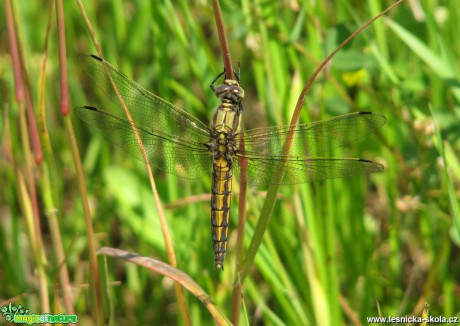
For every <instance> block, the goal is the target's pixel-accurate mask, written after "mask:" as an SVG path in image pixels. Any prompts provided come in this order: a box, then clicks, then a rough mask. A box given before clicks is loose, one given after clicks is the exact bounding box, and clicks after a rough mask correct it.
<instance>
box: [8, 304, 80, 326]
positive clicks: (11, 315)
mask: <svg viewBox="0 0 460 326" xmlns="http://www.w3.org/2000/svg"><path fill="white" fill-rule="evenodd" d="M0 311H1V312H2V317H3V318H5V320H6V321H7V322H10V323H16V324H29V325H30V324H58V323H59V324H69V323H73V324H76V323H77V321H78V317H77V315H61V314H57V315H52V314H40V315H38V314H34V313H29V309H26V308H25V307H23V306H22V305H21V304H18V305H17V306H15V305H12V304H11V302H10V304H9V305H8V306H2V307H1V308H0Z"/></svg>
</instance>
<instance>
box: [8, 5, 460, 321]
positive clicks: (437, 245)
mask: <svg viewBox="0 0 460 326" xmlns="http://www.w3.org/2000/svg"><path fill="white" fill-rule="evenodd" d="M14 3H15V6H16V9H17V14H18V16H17V18H18V19H19V22H20V23H19V25H20V29H19V30H20V32H21V35H20V37H21V38H22V39H23V42H24V47H25V50H26V52H25V55H26V62H27V65H28V69H29V78H30V83H31V89H32V90H33V96H34V102H35V103H36V101H37V96H38V86H37V83H38V77H39V65H40V62H41V55H42V51H43V48H44V36H45V30H46V24H47V20H48V10H47V8H48V5H49V2H47V1H14ZM391 3H392V2H391V1H375V0H369V1H332V2H331V1H300V0H297V1H296V0H290V1H287V0H286V1H262V0H259V1H247V0H242V1H222V10H223V17H224V21H225V24H226V28H227V33H228V37H229V44H230V48H231V51H232V56H233V60H234V61H235V62H236V61H238V62H239V64H240V66H241V80H242V86H243V87H244V89H245V92H246V100H245V102H244V105H245V112H244V121H245V128H254V127H263V126H276V125H277V126H279V125H285V124H288V123H289V120H290V117H291V114H292V112H293V110H294V106H295V102H296V100H297V97H298V95H299V94H300V91H301V89H302V87H303V86H304V84H305V83H306V81H307V79H308V77H309V76H310V74H311V73H312V72H313V70H314V69H315V67H316V66H317V64H318V63H319V62H320V61H321V60H322V59H323V58H324V57H326V55H327V54H328V53H330V52H331V51H332V50H333V49H335V48H336V47H337V45H338V44H339V43H340V42H341V41H342V40H344V39H345V38H346V37H347V36H348V35H349V34H351V33H352V32H353V31H354V30H356V29H357V28H358V27H359V26H361V25H362V24H363V23H364V22H365V21H367V20H369V19H370V18H371V17H373V16H374V15H376V14H377V13H378V12H379V11H381V10H383V9H384V8H385V7H386V6H388V5H390V4H391ZM2 4H3V3H2ZM64 6H65V17H66V36H67V60H68V64H69V66H68V72H69V82H70V85H69V87H70V93H71V94H70V96H71V97H70V99H71V107H77V106H81V105H92V106H96V107H98V108H101V109H104V110H108V111H112V112H113V110H117V108H115V107H114V105H113V104H112V103H111V101H110V100H108V99H107V98H105V97H104V95H103V94H102V93H101V92H100V91H99V90H98V89H97V88H96V87H95V85H94V84H92V81H91V80H90V79H89V78H88V76H86V75H85V74H84V72H83V70H82V69H81V67H79V65H78V62H77V54H78V53H96V51H95V49H94V47H93V45H92V42H91V39H90V36H89V33H88V31H87V30H86V28H85V24H84V21H83V18H82V16H81V14H80V12H79V10H78V7H77V5H76V3H75V2H74V1H65V2H64ZM85 6H86V7H85V8H86V10H87V12H88V15H89V19H90V21H91V23H92V25H93V27H94V28H95V32H96V37H97V38H98V40H99V43H100V44H101V46H102V49H103V53H104V56H105V58H106V60H107V61H108V62H110V63H112V64H113V65H114V66H115V67H117V68H118V69H119V70H120V71H122V72H124V73H125V74H126V75H127V76H129V78H132V79H133V80H135V81H136V82H138V83H139V84H140V85H142V86H144V87H145V88H146V89H148V90H151V91H152V92H154V93H155V94H157V95H159V96H161V97H162V98H164V99H166V100H167V101H170V102H172V103H174V104H175V105H177V106H179V107H181V108H183V109H184V110H186V111H187V112H190V113H191V114H193V115H195V116H196V117H199V118H200V119H201V120H202V121H204V122H205V123H208V122H209V118H210V116H211V114H212V111H213V109H214V108H215V107H216V106H217V104H218V101H217V99H216V98H215V96H214V94H213V93H212V92H211V90H210V88H209V84H210V83H211V81H212V80H213V78H214V77H215V76H216V75H217V74H219V73H220V72H221V71H222V69H223V64H222V61H221V53H220V50H219V45H218V40H217V35H216V32H215V24H214V18H213V13H212V8H211V6H210V3H209V1H175V2H170V1H141V0H139V1H94V2H93V1H85ZM0 17H2V19H0V86H1V89H2V91H1V93H0V99H1V103H0V104H1V106H2V114H1V116H0V139H1V144H2V146H4V145H5V144H6V139H7V137H11V141H12V145H13V151H14V152H15V157H16V161H17V162H16V163H17V164H18V167H19V169H23V168H24V164H25V163H24V159H23V154H22V153H23V152H22V142H21V141H20V135H21V132H20V129H19V124H18V122H17V121H18V116H19V112H18V106H17V103H16V101H15V96H14V79H13V74H12V65H11V57H10V54H9V47H8V42H7V32H6V25H5V21H4V19H3V17H4V7H3V6H1V7H0ZM52 23H53V27H52V31H51V35H50V37H51V38H50V43H49V59H48V63H47V71H46V78H47V84H46V100H45V101H46V102H45V103H46V112H47V117H46V122H47V127H48V130H49V134H50V137H51V142H52V146H53V155H54V156H53V164H55V168H52V169H51V178H52V183H53V190H54V196H55V198H56V203H57V205H58V206H57V207H56V209H57V210H58V212H59V218H60V220H59V222H60V227H61V236H62V238H63V242H64V248H69V246H70V245H71V244H72V245H71V247H70V248H71V249H70V250H69V252H67V255H68V257H67V258H68V260H67V263H68V268H69V273H70V278H71V282H72V284H74V285H75V287H74V289H73V293H74V296H75V310H76V313H77V314H78V316H79V318H81V319H80V320H82V321H83V320H87V319H88V318H90V314H89V311H90V307H89V306H88V303H87V298H88V293H87V288H86V287H85V284H87V283H88V273H87V271H88V254H87V239H86V235H85V231H84V220H83V214H82V207H81V203H80V199H79V193H78V190H77V185H76V180H75V171H74V165H73V162H72V156H71V149H70V146H69V144H68V140H67V137H65V130H64V127H63V123H62V117H61V116H60V114H59V86H58V85H59V84H58V81H59V66H58V65H59V63H58V55H57V32H56V28H55V26H54V23H55V18H54V17H53V21H52ZM459 24H460V7H459V6H458V3H457V1H454V0H450V1H448V0H446V1H441V0H439V1H436V0H433V1H412V6H410V5H409V2H406V3H403V4H402V5H401V6H399V7H397V8H396V9H394V10H393V11H392V12H391V13H390V14H388V15H387V16H386V17H385V18H384V19H381V20H379V21H377V22H376V23H374V24H373V25H372V26H371V27H370V28H368V29H367V30H366V31H365V32H364V33H362V34H361V35H359V36H358V37H356V38H355V39H354V40H353V41H352V42H351V43H350V44H349V45H347V46H346V48H345V49H344V50H342V51H341V52H340V53H339V54H338V55H337V56H336V57H335V58H334V59H333V61H332V63H331V64H330V65H328V66H327V68H326V69H325V71H324V73H322V74H320V76H319V78H318V80H317V81H316V82H315V84H314V85H313V87H312V89H311V92H310V94H309V97H308V98H307V101H306V105H305V106H304V109H303V112H302V118H301V122H304V123H305V122H310V121H317V120H321V119H325V118H330V117H333V116H336V115H339V114H345V113H349V112H354V111H357V110H359V111H372V112H379V113H383V114H385V116H386V117H387V119H388V122H387V124H386V125H385V126H384V127H383V128H382V129H381V130H380V132H379V133H378V134H376V135H371V136H370V137H367V138H366V139H364V140H363V141H359V142H357V143H356V144H354V145H353V147H352V148H350V149H344V150H338V151H336V152H334V153H333V154H335V155H336V156H348V157H362V158H366V159H370V160H374V161H378V162H381V163H382V164H384V165H385V171H384V172H382V173H379V174H374V175H370V176H364V177H354V178H349V179H343V180H331V181H327V182H323V183H317V184H308V185H299V186H292V187H289V186H284V187H282V188H281V190H280V194H279V199H278V202H277V204H276V206H275V211H274V214H273V217H272V219H271V224H270V225H269V230H268V232H267V234H266V235H265V238H264V242H263V245H262V247H261V248H260V250H259V253H258V255H257V257H256V261H255V266H254V267H253V269H252V272H251V275H250V276H249V277H248V278H247V279H246V282H245V283H244V291H243V295H244V299H243V300H244V303H245V305H246V317H245V318H247V320H248V321H249V323H250V324H266V325H283V324H285V325H308V324H310V325H314V324H319V325H327V324H331V325H340V324H359V323H361V324H366V319H365V317H366V316H378V315H379V314H381V315H383V316H387V315H393V316H402V315H412V314H414V315H420V314H421V309H422V308H423V305H424V303H425V302H428V303H429V304H430V311H429V314H430V315H434V316H439V315H444V316H446V317H450V316H459V315H460V284H459V280H460V276H459V275H460V255H459V254H460V248H459V243H460V241H459V231H458V228H455V223H454V220H455V219H456V218H457V219H458V216H456V210H455V209H458V208H455V207H456V206H455V205H458V197H459V195H460V190H459V180H460V166H459V160H458V157H459V153H460V141H459V133H460V120H459V115H460V108H459V102H460V92H459V80H458V76H459V75H460V74H459V70H460V69H459V59H458V58H459V57H460V42H459V41H458V40H459V38H458V31H459V30H460V26H459ZM7 107H8V108H9V116H8V119H9V123H10V128H11V134H10V135H7V134H6V131H5V125H6V121H5V117H6V116H5V114H4V112H5V109H6V108H7ZM430 109H431V111H430ZM434 121H435V122H436V123H437V124H438V127H439V130H440V137H442V140H443V142H440V141H439V138H436V135H435V130H434V128H433V122H434ZM73 122H74V126H75V128H76V129H77V137H78V139H77V141H78V144H79V146H80V150H81V155H82V159H83V160H84V168H85V174H86V184H87V189H88V192H89V195H90V199H91V206H92V213H93V224H94V228H95V231H96V232H97V241H98V243H99V245H101V246H102V245H107V246H111V247H117V248H120V249H124V250H128V251H133V252H137V253H140V254H142V255H144V256H149V257H155V258H158V259H160V260H164V261H166V255H165V250H164V245H163V237H162V234H161V230H160V227H159V223H158V219H157V213H156V210H155V206H154V205H155V204H154V201H153V197H152V195H151V191H150V187H149V184H148V180H147V175H146V172H145V166H144V165H143V163H142V162H139V161H137V160H136V159H134V158H133V157H131V156H130V155H128V154H126V153H125V152H123V151H122V150H121V149H119V148H116V147H115V146H113V145H111V144H110V143H109V142H107V141H106V140H105V139H103V138H101V137H100V136H99V135H98V134H97V133H95V132H94V131H92V130H89V129H88V128H87V127H86V126H84V125H83V124H81V123H80V121H79V120H78V119H76V118H75V117H73ZM147 123H151V124H152V125H154V124H155V121H151V122H147ZM3 148H4V147H2V149H3ZM441 150H444V151H445V158H446V160H445V161H443V160H442V159H441ZM2 153H4V152H2ZM46 164H48V168H49V167H50V166H52V165H50V164H51V163H50V162H46ZM446 164H448V168H447V171H446V170H445V168H446ZM446 172H447V174H446ZM155 177H156V182H157V186H158V189H159V192H160V196H161V200H162V203H163V205H164V206H165V207H166V215H167V220H168V223H169V227H170V231H171V233H172V235H173V240H174V247H175V250H176V255H177V260H178V268H180V269H181V270H183V271H184V272H186V273H187V274H189V275H190V276H191V277H192V278H193V279H195V280H196V281H197V282H198V283H199V284H200V285H201V286H202V287H203V288H204V289H205V291H206V292H207V293H209V294H210V295H211V296H212V298H213V300H214V301H215V303H216V304H217V305H218V306H219V307H220V308H221V309H222V310H223V311H224V312H225V313H226V314H227V315H229V314H230V303H231V293H232V282H233V274H234V270H235V268H234V264H235V247H234V243H235V238H236V237H235V236H236V217H237V205H238V203H237V201H238V197H237V196H236V195H234V197H233V206H232V210H231V216H232V218H233V219H232V222H231V226H230V227H231V229H230V242H229V248H228V249H229V250H228V254H227V261H226V265H225V270H224V271H223V272H221V271H216V270H214V269H213V253H212V246H211V235H210V203H209V197H208V196H207V195H209V192H210V176H209V177H207V178H205V179H203V180H199V181H197V182H188V181H185V180H181V179H179V178H176V177H175V176H171V175H165V174H163V173H161V172H157V173H156V174H155ZM234 183H235V194H237V193H238V189H239V187H238V185H237V181H234ZM0 186H1V191H0V261H1V263H0V302H2V304H5V303H8V302H9V301H13V303H21V304H22V305H23V306H25V307H27V308H28V309H29V310H30V311H32V312H35V313H42V312H41V311H39V308H38V307H39V306H40V304H39V302H40V298H39V296H38V292H37V287H38V281H37V276H36V269H35V262H34V260H33V257H32V254H31V252H30V246H29V239H28V235H27V233H26V226H25V225H26V224H25V221H24V219H23V213H22V212H21V210H20V205H19V203H18V194H17V193H18V189H17V187H16V182H15V175H14V173H13V168H12V163H11V161H9V160H7V159H6V155H4V154H2V155H1V157H0ZM264 195H265V189H263V188H258V189H250V191H248V200H247V218H248V225H247V229H246V241H249V239H250V238H251V235H252V232H253V228H254V225H255V223H256V221H257V217H258V216H259V215H258V214H259V211H260V208H261V205H262V203H263V200H264ZM38 196H39V198H41V197H40V192H39V194H38ZM40 207H41V208H43V205H41V206H40ZM41 218H42V230H41V231H42V235H43V238H44V241H45V245H46V254H47V258H48V259H49V266H48V267H49V269H48V271H47V273H48V275H49V283H50V284H53V280H54V278H55V277H56V273H57V269H58V265H59V263H60V262H58V261H56V259H55V254H54V253H53V246H52V243H51V240H50V234H49V228H48V226H47V215H46V212H45V211H43V210H41ZM108 264H109V269H108V270H109V279H110V281H112V282H114V283H113V284H112V286H111V287H110V298H111V307H112V321H111V323H112V324H113V325H141V324H144V325H162V324H181V323H182V321H181V318H180V315H179V313H178V310H177V303H176V300H175V294H174V288H173V286H172V281H171V280H169V279H165V278H164V277H163V276H162V275H156V274H152V273H151V272H149V271H146V270H143V269H141V268H138V267H136V266H134V265H131V264H127V263H125V262H123V261H118V260H113V259H108ZM51 292H52V294H53V297H52V299H53V300H54V298H55V297H54V295H55V293H53V290H52V289H51ZM17 296H20V297H19V298H16V297H17ZM186 297H187V305H188V307H189V309H190V311H191V316H192V320H193V322H194V324H196V325H203V324H212V320H211V317H210V315H209V312H208V311H207V310H206V308H205V307H204V306H203V305H202V303H201V302H200V301H199V300H198V299H197V298H195V297H194V296H192V295H190V294H189V293H186ZM12 298H13V299H12ZM14 298H16V299H14Z"/></svg>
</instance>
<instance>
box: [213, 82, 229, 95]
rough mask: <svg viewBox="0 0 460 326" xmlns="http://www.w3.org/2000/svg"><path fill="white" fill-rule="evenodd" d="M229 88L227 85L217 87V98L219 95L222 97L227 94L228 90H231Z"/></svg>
mask: <svg viewBox="0 0 460 326" xmlns="http://www.w3.org/2000/svg"><path fill="white" fill-rule="evenodd" d="M229 88H230V87H229V86H227V85H225V84H222V85H219V86H217V88H216V90H215V93H216V96H217V97H219V95H222V94H224V93H227V92H228V90H229Z"/></svg>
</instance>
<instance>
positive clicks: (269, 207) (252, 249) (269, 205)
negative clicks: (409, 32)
mask: <svg viewBox="0 0 460 326" xmlns="http://www.w3.org/2000/svg"><path fill="white" fill-rule="evenodd" d="M403 1H404V0H399V1H397V2H396V3H394V4H393V5H391V6H390V7H388V8H387V9H385V10H384V11H382V12H381V13H380V14H378V15H377V16H375V17H373V18H372V19H371V20H369V21H368V22H367V23H366V24H364V25H363V26H362V27H360V28H359V29H358V30H356V31H355V32H354V33H352V34H351V35H350V36H349V37H348V38H347V39H346V40H345V41H343V42H342V43H341V44H340V45H339V46H338V47H337V48H336V49H335V50H334V51H332V53H331V54H329V55H328V56H327V57H326V59H324V60H323V61H322V62H321V64H320V65H319V66H318V68H316V70H315V71H314V72H313V74H312V75H311V77H310V78H309V80H308V82H307V84H306V85H305V87H304V89H303V90H302V92H301V94H300V96H299V99H298V101H297V104H296V107H295V110H294V112H293V114H292V118H291V123H290V128H289V131H288V134H287V137H286V142H285V144H284V146H283V152H282V155H288V154H289V150H290V147H291V144H292V136H293V133H294V130H295V126H296V125H297V122H298V120H299V117H300V112H301V110H302V107H303V104H304V103H305V99H306V98H307V95H308V92H309V91H310V88H311V85H312V84H313V82H314V81H315V79H316V77H317V76H318V74H319V73H320V72H321V71H322V70H323V68H324V67H325V66H326V64H327V63H329V61H331V59H332V58H333V57H334V56H335V55H336V54H337V52H339V51H340V50H341V49H342V48H343V47H344V46H345V45H346V44H347V43H348V42H350V41H351V40H352V39H353V38H355V37H356V35H358V34H359V33H361V32H362V31H363V30H365V29H366V28H367V27H368V26H370V25H371V24H372V23H373V22H374V21H376V20H377V19H379V18H380V17H381V16H383V15H385V14H386V13H387V12H388V11H390V10H391V9H393V8H394V7H396V6H397V5H399V4H400V3H401V2H403ZM285 169H286V165H285V164H281V166H280V171H285ZM282 176H283V173H280V174H279V176H278V177H277V179H279V180H276V179H275V180H273V183H272V184H270V186H269V188H268V192H267V196H266V197H265V201H264V204H263V206H262V210H261V213H260V216H259V220H258V223H257V225H256V229H255V231H254V236H253V238H252V240H251V243H250V245H249V248H248V252H247V255H246V258H245V260H244V263H243V264H244V266H243V274H242V276H241V278H242V281H244V279H245V278H246V276H247V275H248V272H249V269H250V268H251V266H252V265H253V262H254V258H255V255H256V254H257V251H258V248H259V247H260V244H261V242H262V237H263V235H264V233H265V231H266V229H267V226H268V222H269V220H270V217H271V215H272V212H273V208H274V206H275V201H276V195H277V193H278V190H279V188H280V181H281V178H282Z"/></svg>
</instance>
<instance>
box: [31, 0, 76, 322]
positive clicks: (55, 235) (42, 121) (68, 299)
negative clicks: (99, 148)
mask: <svg viewBox="0 0 460 326" xmlns="http://www.w3.org/2000/svg"><path fill="white" fill-rule="evenodd" d="M53 2H54V1H53V0H50V5H49V17H48V24H47V27H46V34H45V35H46V36H45V45H44V52H43V56H42V64H41V67H40V79H39V83H38V84H39V93H38V110H39V114H38V128H39V132H40V135H41V141H42V144H43V150H44V154H45V160H44V163H43V164H42V165H40V176H41V186H42V194H43V203H44V205H45V215H46V216H47V217H48V224H49V227H50V233H51V238H52V241H53V248H54V249H55V253H56V258H57V261H58V262H59V263H60V268H59V269H58V275H59V280H60V285H61V288H62V293H63V300H64V305H65V308H66V312H67V313H68V314H75V309H74V307H73V298H72V289H71V285H70V278H69V272H68V268H67V263H66V260H65V254H64V249H63V246H62V238H61V233H60V232H61V231H60V227H59V221H58V219H57V210H56V205H55V203H54V198H53V187H52V186H51V183H50V174H49V172H50V170H51V171H56V169H55V168H54V166H55V164H54V156H53V153H52V151H51V144H50V137H49V133H48V130H47V127H46V112H45V85H46V81H45V78H46V74H45V70H46V62H47V58H48V41H49V34H50V30H51V21H52V16H53ZM48 164H50V165H51V166H52V168H51V169H49V168H48ZM56 293H57V292H56ZM56 293H55V295H56ZM58 299H59V297H56V300H55V301H56V302H57V301H59V300H58ZM55 311H57V310H55Z"/></svg>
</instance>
